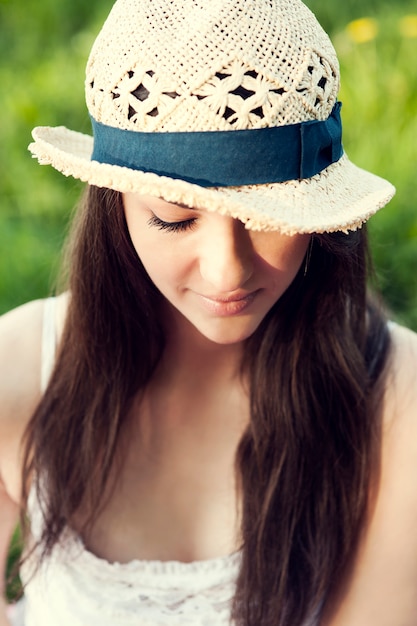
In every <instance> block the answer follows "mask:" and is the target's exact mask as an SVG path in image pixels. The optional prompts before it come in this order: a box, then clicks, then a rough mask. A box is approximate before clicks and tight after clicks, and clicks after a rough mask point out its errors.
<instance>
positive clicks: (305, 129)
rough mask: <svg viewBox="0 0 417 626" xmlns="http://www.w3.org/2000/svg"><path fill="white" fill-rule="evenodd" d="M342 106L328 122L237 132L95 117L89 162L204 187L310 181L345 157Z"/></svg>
mask: <svg viewBox="0 0 417 626" xmlns="http://www.w3.org/2000/svg"><path fill="white" fill-rule="evenodd" d="M340 108H341V103H340V102H337V103H336V104H335V106H334V108H333V110H332V113H331V114H330V116H329V117H328V118H327V120H324V121H318V120H312V121H308V122H301V123H299V124H290V125H286V126H277V127H272V128H271V127H268V128H261V129H249V130H235V131H203V132H199V131H197V132H195V131H194V132H178V133H177V132H175V133H171V132H136V131H132V130H121V129H119V128H113V127H111V126H106V125H105V124H101V123H100V122H97V121H96V120H94V118H91V121H92V126H93V133H94V151H93V154H92V157H91V159H92V160H93V161H98V162H99V163H107V164H110V165H118V166H121V167H127V168H129V169H133V170H138V171H141V172H152V173H154V174H158V175H159V176H168V177H170V178H176V179H181V180H184V181H187V182H189V183H194V184H197V185H200V186H201V187H235V186H241V185H261V184H267V183H283V182H286V181H289V180H297V179H305V178H311V177H312V176H315V175H316V174H319V173H320V172H321V171H323V170H324V169H325V168H327V167H328V166H329V165H331V164H332V163H335V162H336V161H338V160H339V159H340V158H341V156H342V154H343V147H342V122H341V118H340Z"/></svg>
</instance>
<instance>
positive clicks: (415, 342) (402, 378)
mask: <svg viewBox="0 0 417 626" xmlns="http://www.w3.org/2000/svg"><path fill="white" fill-rule="evenodd" d="M391 337H392V349H391V357H390V363H389V369H388V374H387V379H386V390H385V401H384V416H383V417H384V425H385V427H386V428H387V429H388V430H389V429H390V428H394V429H395V428H399V427H401V425H405V424H407V427H409V428H415V429H416V436H417V334H416V333H414V332H413V331H411V330H409V329H408V328H404V327H403V326H399V325H397V324H393V325H392V327H391ZM416 443H417V441H416Z"/></svg>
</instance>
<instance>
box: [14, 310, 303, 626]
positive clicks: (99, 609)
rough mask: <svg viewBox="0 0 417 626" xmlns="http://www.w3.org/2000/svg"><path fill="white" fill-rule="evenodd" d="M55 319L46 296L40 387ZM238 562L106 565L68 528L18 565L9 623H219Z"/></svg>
mask: <svg viewBox="0 0 417 626" xmlns="http://www.w3.org/2000/svg"><path fill="white" fill-rule="evenodd" d="M54 320H55V300H53V299H50V300H48V301H47V303H46V307H45V321H44V333H43V348H42V386H43V388H44V387H45V386H46V383H47V380H48V378H49V375H50V373H51V370H52V366H53V362H54V355H55V323H54ZM28 506H29V512H30V516H31V527H32V533H33V536H34V537H35V538H37V537H39V533H40V530H41V524H42V516H41V512H40V508H39V504H38V502H37V501H36V497H35V493H34V491H32V493H31V495H30V498H29V503H28ZM239 561H240V553H235V554H233V555H230V556H227V557H223V558H216V559H211V560H207V561H197V562H194V563H181V562H177V561H173V562H160V561H139V560H134V561H131V562H129V563H127V564H120V563H109V562H108V561H106V560H104V559H101V558H98V557H96V556H94V555H93V554H92V553H91V552H89V551H88V550H87V549H86V548H85V547H84V545H83V543H82V541H81V540H80V538H79V537H78V536H77V535H76V534H75V533H74V532H72V531H70V530H67V531H66V532H65V534H64V537H63V541H62V542H61V543H60V545H57V546H55V548H54V549H53V552H52V555H51V557H50V558H48V559H47V561H46V562H44V563H43V565H42V567H41V568H40V569H39V570H38V571H37V572H36V574H35V575H34V576H33V577H31V572H30V563H27V564H26V565H25V566H24V567H23V568H22V572H21V577H22V580H23V582H24V583H26V589H25V599H24V602H23V603H21V604H20V606H19V607H18V610H17V611H15V613H14V615H13V614H11V616H10V619H11V620H12V624H13V626H226V625H228V624H230V607H231V600H232V598H233V595H234V592H235V582H236V578H237V574H238V569H239ZM23 614H24V615H23ZM306 626H308V625H307V624H306ZM311 626H312V624H311Z"/></svg>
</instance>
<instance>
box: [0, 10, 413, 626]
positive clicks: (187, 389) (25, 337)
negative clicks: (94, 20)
mask: <svg viewBox="0 0 417 626" xmlns="http://www.w3.org/2000/svg"><path fill="white" fill-rule="evenodd" d="M338 85H339V70H338V64H337V59H336V56H335V52H334V50H333V48H332V46H331V44H330V42H329V40H328V37H327V35H326V34H325V33H324V32H323V30H322V29H321V28H320V26H319V25H318V23H317V22H316V20H315V18H314V16H313V15H312V14H311V13H310V11H309V10H308V9H307V8H306V7H305V6H304V5H303V4H302V3H301V2H299V0H273V1H269V0H253V1H251V2H245V1H244V0H221V2H220V1H218V0H212V1H211V2H210V3H207V2H197V1H196V0H181V2H180V1H177V0H175V1H172V0H171V1H168V0H158V2H149V0H118V1H117V2H116V3H115V5H114V7H113V10H112V12H111V14H110V16H109V18H108V20H107V21H106V23H105V25H104V27H103V29H102V31H101V33H100V35H99V36H98V38H97V40H96V42H95V44H94V47H93V50H92V53H91V56H90V60H89V63H88V66H87V79H86V92H87V103H88V107H89V112H90V115H91V118H92V123H93V129H94V142H93V139H92V138H90V137H86V136H84V135H81V134H79V133H75V132H73V131H69V130H67V129H65V128H63V127H59V128H39V129H35V131H34V139H35V141H34V143H33V144H32V145H31V150H32V152H33V154H35V155H36V156H37V157H38V159H39V160H40V162H41V163H50V164H52V165H53V166H54V167H55V168H56V169H58V170H60V171H62V172H63V173H64V174H65V175H72V176H75V177H78V178H80V179H82V180H84V181H86V182H88V187H87V190H86V194H85V197H84V200H83V202H82V204H81V205H80V209H79V212H78V215H77V217H76V220H75V223H74V227H73V232H72V235H71V238H70V243H69V246H68V254H67V268H68V285H67V289H66V291H64V292H63V293H62V294H61V295H60V296H58V297H56V298H51V299H48V300H45V301H38V302H32V303H29V304H27V305H25V306H23V307H21V308H19V309H17V310H15V311H12V312H11V313H9V314H8V315H6V316H4V317H3V318H2V320H1V323H0V392H1V402H0V476H1V483H0V485H1V491H0V504H1V509H0V510H1V514H0V533H1V535H0V540H1V543H0V549H1V556H2V557H3V559H4V558H5V555H6V552H7V547H8V541H9V538H10V535H11V532H12V530H13V528H14V527H15V525H16V523H17V521H18V517H19V512H20V520H21V523H22V526H23V529H24V531H25V538H26V547H25V554H24V558H23V565H22V568H21V575H22V579H23V583H24V587H25V595H24V599H23V600H22V601H21V602H20V604H19V605H18V610H19V611H20V615H19V614H18V612H17V610H16V609H15V612H14V614H12V613H11V612H10V611H9V612H8V615H9V616H8V617H7V610H6V607H5V606H3V608H2V612H1V616H0V624H1V626H3V624H9V623H13V624H24V626H40V625H42V626H52V625H54V626H55V625H56V624H60V625H62V626H66V625H68V626H69V625H71V626H85V625H86V624H88V625H89V626H94V625H95V624H100V626H108V625H110V624H111V625H112V626H113V625H114V624H117V625H118V626H127V625H131V624H135V625H136V624H138V625H139V624H140V625H144V626H145V625H146V626H148V625H149V626H151V625H152V626H157V625H158V626H159V625H167V626H179V625H181V626H184V625H187V624H190V625H191V624H192V625H193V626H198V625H199V624H200V625H207V626H220V625H226V624H228V623H230V622H231V621H232V622H233V623H235V624H237V625H242V626H243V625H244V626H278V625H280V626H307V625H314V626H316V625H319V624H320V625H321V626H369V625H370V624H378V626H399V625H401V626H414V625H415V623H416V620H417V592H416V590H417V533H416V532H415V528H416V524H417V489H416V487H415V481H414V474H415V470H416V464H417V461H416V459H417V419H416V415H415V413H416V411H415V406H416V401H417V391H416V386H415V384H414V383H415V368H416V363H417V339H416V337H415V335H414V334H413V333H411V332H410V331H408V330H406V329H403V328H400V327H398V326H396V325H394V324H392V323H389V322H387V320H386V319H385V317H384V315H383V313H382V312H381V308H380V306H379V305H378V303H377V302H375V301H374V300H373V299H372V298H371V296H370V295H369V293H368V291H367V278H368V274H369V262H368V249H367V242H366V227H365V226H364V225H363V224H364V222H365V220H366V219H367V218H368V217H369V216H370V215H371V214H372V213H374V212H375V211H376V210H378V209H379V208H380V207H382V206H383V205H384V204H386V203H387V202H388V201H389V199H390V198H391V196H392V194H393V188H392V186H391V185H390V184H389V183H387V182H386V181H384V180H382V179H380V178H378V177H376V176H374V175H372V174H370V173H368V172H365V171H363V170H361V169H359V168H357V167H356V166H354V165H353V164H352V163H351V162H350V161H349V160H348V158H347V156H346V155H345V154H344V153H343V148H342V144H341V122H340V104H339V103H338V102H337V92H338ZM8 620H9V621H8ZM10 620H12V621H11V622H10Z"/></svg>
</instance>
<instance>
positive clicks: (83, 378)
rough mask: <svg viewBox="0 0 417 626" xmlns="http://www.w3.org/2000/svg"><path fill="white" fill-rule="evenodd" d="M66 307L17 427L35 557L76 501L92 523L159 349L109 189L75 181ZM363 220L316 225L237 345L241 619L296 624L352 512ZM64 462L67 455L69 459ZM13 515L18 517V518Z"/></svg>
mask: <svg viewBox="0 0 417 626" xmlns="http://www.w3.org/2000/svg"><path fill="white" fill-rule="evenodd" d="M69 259H70V262H69V278H68V288H69V290H70V293H71V298H70V301H69V310H68V315H67V320H66V324H65V328H64V333H63V338H62V341H61V344H60V348H59V352H58V355H57V359H56V365H55V369H54V371H53V374H52V377H51V380H50V382H49V385H48V388H47V390H46V392H45V394H44V395H43V398H42V400H41V402H40V404H39V406H38V407H37V409H36V411H35V413H34V415H33V417H32V419H31V421H30V423H29V426H28V428H27V431H26V437H25V457H24V468H23V494H22V495H23V502H24V504H25V506H26V503H27V497H28V485H29V483H30V478H31V477H33V476H37V477H42V476H48V482H47V485H45V483H44V482H43V481H41V480H39V481H37V482H36V488H37V490H38V499H39V502H40V503H41V505H42V507H43V513H44V521H45V523H44V529H43V535H42V537H41V540H40V547H41V549H42V558H44V557H46V556H47V555H48V554H49V553H50V551H51V550H52V548H53V546H54V545H55V544H56V543H57V542H58V541H59V539H60V537H61V534H62V531H63V530H64V529H65V527H66V526H67V525H70V524H71V521H72V520H73V518H74V516H75V514H76V513H77V512H78V511H79V510H80V508H81V506H82V507H83V510H85V511H87V512H88V516H87V518H88V521H89V522H91V521H93V520H94V517H95V515H97V511H98V510H99V509H100V505H102V504H103V494H104V493H105V491H106V488H107V487H108V482H109V477H110V475H111V469H112V466H113V463H114V462H115V457H116V449H117V443H118V439H119V434H120V432H121V430H122V428H123V425H124V423H125V422H126V419H127V415H128V411H129V406H130V403H131V401H132V399H133V397H134V396H135V395H136V394H137V393H138V391H139V390H140V389H143V388H144V387H145V386H146V385H147V383H148V381H149V380H150V378H151V376H152V373H153V371H154V369H155V367H156V365H157V363H158V360H159V358H160V356H161V354H162V352H163V349H164V336H163V331H162V323H161V315H160V313H159V311H160V305H161V302H162V296H161V295H160V294H159V292H158V291H157V290H156V288H155V287H154V285H153V283H152V282H151V281H150V279H149V277H148V276H147V274H146V272H145V270H144V268H143V266H142V264H141V262H140V259H139V258H138V256H137V254H136V252H135V250H134V248H133V245H132V243H131V240H130V237H129V233H128V230H127V226H126V222H125V218H124V211H123V206H122V200H121V195H120V194H119V193H117V192H113V191H110V190H103V189H98V188H95V187H89V188H88V191H87V195H86V198H85V201H84V203H83V204H82V206H81V209H80V212H79V214H78V216H77V218H76V220H75V225H74V228H73V233H72V237H71V240H70V246H69ZM368 265H369V264H368V252H367V240H366V231H365V229H362V230H361V231H357V232H351V233H349V234H343V233H333V234H324V235H315V236H313V239H312V247H311V250H310V252H309V263H308V269H307V271H306V272H305V271H304V268H302V269H301V270H300V272H299V273H298V275H297V276H296V278H295V280H294V281H293V283H292V284H291V286H290V287H289V289H288V290H287V291H286V293H285V294H284V295H283V296H282V297H281V298H280V300H279V301H278V302H277V303H276V304H275V306H274V307H273V308H272V309H271V310H270V312H269V313H268V315H267V316H266V317H265V319H264V320H263V322H262V324H261V325H260V327H259V328H258V329H257V331H256V332H255V333H254V335H253V336H252V337H251V338H250V339H249V340H248V341H247V343H246V349H245V355H244V359H243V363H242V368H243V371H244V372H245V375H247V377H248V380H249V388H250V407H251V421H250V424H249V426H248V428H247V431H246V433H245V434H244V436H243V438H242V440H241V443H240V446H239V449H238V451H237V456H236V468H237V473H238V478H239V480H240V484H241V486H242V498H243V522H242V534H243V546H242V566H241V570H240V574H239V578H238V584H237V590H236V595H235V601H234V606H233V616H234V618H235V619H236V622H237V623H238V624H239V625H242V626H272V625H273V626H277V625H280V626H300V625H301V624H302V623H303V620H305V618H306V617H307V616H308V615H311V613H312V612H314V611H318V610H319V609H320V604H321V603H322V602H323V600H324V599H325V597H326V593H328V591H329V589H331V588H332V586H333V585H334V584H335V582H337V580H339V579H340V577H341V575H342V573H343V571H344V570H345V569H346V567H347V565H348V561H349V556H350V554H351V552H352V550H353V549H354V546H355V542H356V540H357V537H358V533H359V531H360V528H361V524H362V523H363V520H364V516H365V514H366V506H367V494H368V491H369V485H370V481H371V477H372V472H373V471H374V467H375V463H376V459H377V455H376V450H377V443H378V436H379V407H378V398H379V397H380V395H381V389H380V386H381V381H382V376H381V372H382V370H383V366H384V364H385V362H386V360H387V355H388V350H389V335H388V332H387V330H386V324H385V320H384V319H383V316H382V315H381V313H380V312H379V310H378V309H377V307H375V306H373V305H372V304H370V302H369V298H368V296H367V286H366V284H367V275H368ZM75 460H76V462H75ZM22 523H23V525H24V527H25V528H26V530H27V523H26V522H25V519H24V515H23V514H22Z"/></svg>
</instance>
